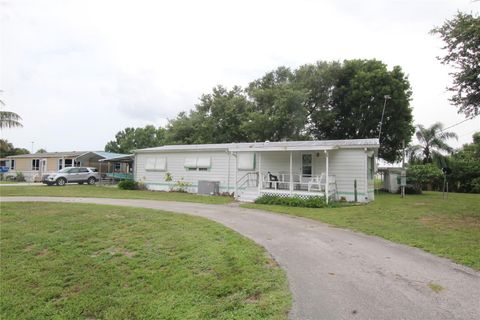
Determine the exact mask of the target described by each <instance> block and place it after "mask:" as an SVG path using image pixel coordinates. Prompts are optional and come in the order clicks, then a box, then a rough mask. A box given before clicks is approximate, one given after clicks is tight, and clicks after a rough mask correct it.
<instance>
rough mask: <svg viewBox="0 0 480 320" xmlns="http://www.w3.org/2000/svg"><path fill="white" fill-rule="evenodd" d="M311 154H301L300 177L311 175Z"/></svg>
mask: <svg viewBox="0 0 480 320" xmlns="http://www.w3.org/2000/svg"><path fill="white" fill-rule="evenodd" d="M312 159H313V157H312V154H311V153H304V154H302V177H311V176H312V174H313V171H312V168H313V166H312Z"/></svg>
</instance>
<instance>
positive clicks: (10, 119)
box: [0, 111, 23, 129]
mask: <svg viewBox="0 0 480 320" xmlns="http://www.w3.org/2000/svg"><path fill="white" fill-rule="evenodd" d="M20 120H22V117H20V116H19V115H18V114H16V113H15V112H11V111H0V129H3V128H14V127H23V125H22V123H21V122H20Z"/></svg>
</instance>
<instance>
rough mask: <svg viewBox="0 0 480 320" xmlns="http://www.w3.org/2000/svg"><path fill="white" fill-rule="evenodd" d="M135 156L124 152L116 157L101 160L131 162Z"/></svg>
mask: <svg viewBox="0 0 480 320" xmlns="http://www.w3.org/2000/svg"><path fill="white" fill-rule="evenodd" d="M134 158H135V155H134V154H125V155H121V156H118V157H112V158H108V159H101V160H99V161H101V162H132V161H133V160H134Z"/></svg>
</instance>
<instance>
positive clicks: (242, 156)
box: [237, 152, 255, 170]
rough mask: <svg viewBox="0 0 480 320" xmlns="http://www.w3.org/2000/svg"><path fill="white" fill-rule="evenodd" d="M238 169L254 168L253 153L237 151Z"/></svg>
mask: <svg viewBox="0 0 480 320" xmlns="http://www.w3.org/2000/svg"><path fill="white" fill-rule="evenodd" d="M237 157H238V170H255V153H253V152H240V153H238V156H237Z"/></svg>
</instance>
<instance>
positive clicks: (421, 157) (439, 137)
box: [409, 122, 458, 167]
mask: <svg viewBox="0 0 480 320" xmlns="http://www.w3.org/2000/svg"><path fill="white" fill-rule="evenodd" d="M417 128H418V130H417V132H416V133H415V135H416V137H417V140H418V143H419V144H417V145H413V146H410V147H409V153H410V162H422V163H423V164H426V163H433V162H435V163H436V164H437V165H438V166H439V167H443V166H445V157H444V154H443V153H451V152H452V151H453V148H452V147H450V146H449V145H448V143H447V141H448V140H449V139H458V136H457V134H456V133H454V132H448V131H444V130H443V124H442V123H440V122H436V123H434V124H432V125H431V126H430V127H425V126H424V125H421V124H419V125H417Z"/></svg>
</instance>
